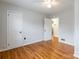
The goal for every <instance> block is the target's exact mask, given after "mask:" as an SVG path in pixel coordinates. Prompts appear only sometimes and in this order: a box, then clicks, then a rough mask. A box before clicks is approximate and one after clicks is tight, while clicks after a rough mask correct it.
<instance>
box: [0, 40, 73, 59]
mask: <svg viewBox="0 0 79 59" xmlns="http://www.w3.org/2000/svg"><path fill="white" fill-rule="evenodd" d="M73 50H74V49H73V47H72V46H69V45H65V44H63V43H59V44H58V46H57V47H55V48H54V47H53V46H52V44H51V41H47V42H39V43H35V44H31V45H27V46H24V47H20V48H16V49H12V50H9V51H5V52H1V53H0V59H74V57H73V53H74V52H73Z"/></svg>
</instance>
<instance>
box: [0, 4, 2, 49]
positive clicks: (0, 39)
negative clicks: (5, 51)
mask: <svg viewBox="0 0 79 59" xmlns="http://www.w3.org/2000/svg"><path fill="white" fill-rule="evenodd" d="M0 6H1V5H0ZM0 11H1V8H0ZM1 14H2V12H0V49H1V47H2V46H1V43H2V18H1Z"/></svg>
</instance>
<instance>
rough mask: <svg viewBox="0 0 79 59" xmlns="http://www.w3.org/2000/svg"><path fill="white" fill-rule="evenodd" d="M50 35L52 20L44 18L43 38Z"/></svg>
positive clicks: (47, 38)
mask: <svg viewBox="0 0 79 59" xmlns="http://www.w3.org/2000/svg"><path fill="white" fill-rule="evenodd" d="M51 37H52V22H51V19H49V18H45V20H44V40H50V39H51Z"/></svg>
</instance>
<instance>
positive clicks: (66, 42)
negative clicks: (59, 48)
mask: <svg viewBox="0 0 79 59" xmlns="http://www.w3.org/2000/svg"><path fill="white" fill-rule="evenodd" d="M59 42H61V43H65V44H68V45H71V46H74V44H71V43H69V42H65V41H59Z"/></svg>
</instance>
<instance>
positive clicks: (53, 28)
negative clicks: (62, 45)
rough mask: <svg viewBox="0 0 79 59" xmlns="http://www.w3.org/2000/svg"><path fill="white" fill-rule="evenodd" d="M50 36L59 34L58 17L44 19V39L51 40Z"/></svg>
mask: <svg viewBox="0 0 79 59" xmlns="http://www.w3.org/2000/svg"><path fill="white" fill-rule="evenodd" d="M52 36H55V37H58V36H59V18H58V17H54V18H45V19H44V40H45V41H47V40H51V38H52Z"/></svg>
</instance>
